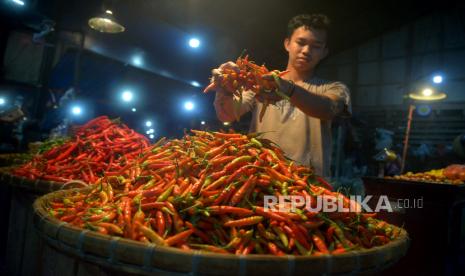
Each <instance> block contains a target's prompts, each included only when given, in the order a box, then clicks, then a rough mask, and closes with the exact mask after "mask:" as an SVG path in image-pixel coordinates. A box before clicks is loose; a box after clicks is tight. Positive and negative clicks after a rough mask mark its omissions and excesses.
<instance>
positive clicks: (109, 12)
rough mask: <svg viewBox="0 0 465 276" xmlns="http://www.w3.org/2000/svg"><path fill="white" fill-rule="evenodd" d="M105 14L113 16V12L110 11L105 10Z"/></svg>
mask: <svg viewBox="0 0 465 276" xmlns="http://www.w3.org/2000/svg"><path fill="white" fill-rule="evenodd" d="M105 12H106V13H108V14H113V12H112V11H110V10H106V11H105Z"/></svg>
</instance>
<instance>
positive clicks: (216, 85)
mask: <svg viewBox="0 0 465 276" xmlns="http://www.w3.org/2000/svg"><path fill="white" fill-rule="evenodd" d="M225 71H234V72H236V73H239V71H240V69H239V66H237V65H236V64H235V63H234V62H232V61H228V62H226V63H223V64H221V65H220V67H218V68H216V69H213V70H212V77H211V79H210V85H208V86H207V87H206V88H205V90H204V91H203V92H204V93H207V92H209V91H210V90H215V91H216V92H217V93H218V92H219V93H221V94H229V95H232V92H234V91H227V90H226V89H225V87H223V85H222V81H223V77H224V74H225Z"/></svg>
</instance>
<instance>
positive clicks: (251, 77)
mask: <svg viewBox="0 0 465 276" xmlns="http://www.w3.org/2000/svg"><path fill="white" fill-rule="evenodd" d="M235 65H237V70H234V69H231V68H224V69H222V70H221V75H220V76H219V80H215V77H213V78H212V82H211V83H210V85H208V86H207V87H206V88H205V89H204V90H203V92H204V93H208V92H209V91H211V90H214V89H215V88H216V87H217V86H221V87H222V88H223V89H224V90H226V91H228V92H230V93H232V94H233V95H234V96H236V99H237V102H236V104H235V105H234V108H235V115H236V119H237V120H238V121H239V116H238V109H239V108H240V104H241V103H242V93H243V91H252V92H254V93H255V96H256V97H257V96H259V95H260V94H261V93H277V94H278V95H280V96H281V97H283V98H284V99H287V100H288V97H287V96H286V95H285V94H283V93H282V92H280V91H279V89H278V85H277V83H278V80H277V78H276V77H275V79H274V80H268V79H264V78H263V76H264V75H269V74H274V75H275V76H279V77H281V76H283V75H285V74H286V73H288V71H283V72H280V71H278V70H273V71H269V70H268V69H267V68H266V67H265V65H261V66H259V65H257V64H255V63H254V62H253V61H250V60H249V58H248V55H247V56H245V57H244V58H242V57H239V58H237V60H236V63H235ZM269 104H270V103H269V101H268V100H265V102H264V104H263V106H262V109H261V110H260V114H259V119H260V122H261V121H262V119H263V116H264V115H265V111H266V108H267V107H268V105H269Z"/></svg>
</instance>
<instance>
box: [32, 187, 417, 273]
mask: <svg viewBox="0 0 465 276" xmlns="http://www.w3.org/2000/svg"><path fill="white" fill-rule="evenodd" d="M74 190H75V189H73V190H66V191H58V192H54V193H50V194H47V195H45V196H43V197H40V198H38V199H37V200H36V201H35V202H34V212H35V214H34V224H35V226H36V227H37V229H38V231H39V233H40V235H41V236H42V237H43V238H44V239H45V240H46V242H47V243H49V244H50V245H51V246H53V247H54V248H56V249H58V250H59V251H62V252H64V253H66V254H69V255H72V256H75V257H76V258H79V259H81V260H84V261H87V262H92V263H95V264H98V265H99V266H103V267H106V268H110V269H113V270H117V271H120V272H121V271H124V272H127V273H136V274H144V275H149V274H154V273H155V274H161V275H163V274H164V273H166V274H170V275H177V274H179V275H186V274H190V275H259V274H260V275H313V274H315V275H321V274H323V273H326V274H353V273H356V274H359V273H362V274H364V273H374V272H377V271H380V270H383V269H385V268H386V267H388V266H390V265H392V264H394V263H395V262H397V261H398V260H399V259H400V258H401V257H402V256H403V255H405V254H406V252H407V249H408V245H409V238H408V235H407V233H406V232H405V231H402V233H401V235H400V236H399V238H398V239H396V240H394V241H392V242H390V243H389V244H387V245H384V246H380V247H376V248H371V249H367V250H360V251H352V252H347V253H344V254H341V255H334V256H333V255H326V256H293V255H286V256H283V257H278V256H270V255H247V256H236V255H227V254H214V253H204V252H200V251H194V252H186V251H182V250H180V249H176V248H171V247H165V246H155V245H152V244H151V245H147V244H144V243H141V242H137V241H133V240H129V239H124V238H119V237H114V236H109V235H102V234H99V233H96V232H93V231H89V230H83V229H80V228H77V227H75V226H72V225H70V224H68V223H65V222H61V221H59V220H57V219H55V218H53V217H51V216H50V215H49V214H48V213H47V212H46V210H45V207H46V202H49V201H50V200H53V199H56V198H62V197H63V196H66V194H69V193H70V192H73V191H74Z"/></svg>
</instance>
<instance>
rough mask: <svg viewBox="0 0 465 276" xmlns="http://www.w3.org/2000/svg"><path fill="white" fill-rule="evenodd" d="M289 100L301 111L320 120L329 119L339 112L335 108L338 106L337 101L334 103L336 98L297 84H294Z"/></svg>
mask: <svg viewBox="0 0 465 276" xmlns="http://www.w3.org/2000/svg"><path fill="white" fill-rule="evenodd" d="M290 100H291V103H292V104H293V105H294V106H296V107H297V108H299V109H300V110H301V111H302V112H303V113H305V114H307V115H308V116H311V117H316V118H319V119H322V120H331V119H332V118H334V116H336V115H337V113H338V112H339V110H338V108H335V107H337V106H338V103H335V101H338V99H336V98H334V97H331V96H326V95H320V94H316V93H312V92H311V91H308V90H306V89H304V88H303V87H301V86H299V85H296V86H295V88H294V93H293V95H292V97H291V99H290Z"/></svg>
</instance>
